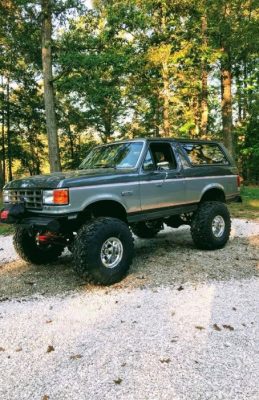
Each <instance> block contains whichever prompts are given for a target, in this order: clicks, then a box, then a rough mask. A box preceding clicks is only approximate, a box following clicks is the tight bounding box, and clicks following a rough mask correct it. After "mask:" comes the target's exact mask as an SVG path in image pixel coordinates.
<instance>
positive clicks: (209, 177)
mask: <svg viewBox="0 0 259 400" xmlns="http://www.w3.org/2000/svg"><path fill="white" fill-rule="evenodd" d="M236 177H237V175H217V176H202V177H200V176H197V177H196V176H195V177H191V178H189V177H186V178H177V177H176V178H171V179H163V178H161V179H152V180H140V181H133V182H121V183H104V184H100V185H87V186H75V187H70V188H69V190H85V189H88V188H89V189H96V188H101V187H111V186H113V187H115V186H131V185H139V184H141V185H145V184H150V183H157V182H158V181H164V182H175V181H177V182H181V181H193V180H197V179H198V180H201V179H225V178H236Z"/></svg>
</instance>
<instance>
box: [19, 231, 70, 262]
mask: <svg viewBox="0 0 259 400" xmlns="http://www.w3.org/2000/svg"><path fill="white" fill-rule="evenodd" d="M13 244H14V248H15V250H16V252H17V253H18V255H19V256H20V257H21V258H22V259H23V260H24V261H27V262H31V263H33V264H46V263H50V262H53V261H56V260H57V259H58V257H59V256H60V255H61V254H62V252H63V250H64V246H61V245H57V244H39V243H38V242H37V232H33V233H31V232H30V231H29V230H28V229H26V228H21V227H17V228H16V230H15V234H14V237H13Z"/></svg>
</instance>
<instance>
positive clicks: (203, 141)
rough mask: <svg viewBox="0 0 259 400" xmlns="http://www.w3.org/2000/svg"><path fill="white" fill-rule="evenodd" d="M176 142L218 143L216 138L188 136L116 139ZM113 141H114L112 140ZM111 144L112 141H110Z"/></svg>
mask: <svg viewBox="0 0 259 400" xmlns="http://www.w3.org/2000/svg"><path fill="white" fill-rule="evenodd" d="M138 141H144V142H157V141H159V142H176V143H218V142H217V141H216V140H205V139H187V138H172V137H168V138H165V137H163V138H161V137H146V138H144V137H139V138H134V139H124V140H118V141H117V140H116V142H138ZM111 143H113V142H111ZM109 144H110V143H109Z"/></svg>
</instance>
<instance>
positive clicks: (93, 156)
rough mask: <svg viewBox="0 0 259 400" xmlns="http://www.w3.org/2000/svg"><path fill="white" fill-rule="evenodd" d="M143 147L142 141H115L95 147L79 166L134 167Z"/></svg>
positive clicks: (90, 167)
mask: <svg viewBox="0 0 259 400" xmlns="http://www.w3.org/2000/svg"><path fill="white" fill-rule="evenodd" d="M142 147H143V143H142V142H135V143H115V144H109V145H108V146H100V147H95V148H94V149H92V150H91V151H90V153H89V154H88V155H87V156H86V158H85V159H84V161H83V162H82V163H81V165H80V166H79V168H80V169H95V168H134V167H136V165H137V162H138V159H139V156H140V153H141V150H142Z"/></svg>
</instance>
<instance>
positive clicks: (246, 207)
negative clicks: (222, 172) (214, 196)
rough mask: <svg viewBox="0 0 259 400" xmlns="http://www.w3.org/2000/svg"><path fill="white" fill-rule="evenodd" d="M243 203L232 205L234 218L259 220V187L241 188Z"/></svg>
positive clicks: (231, 209) (230, 205)
mask: <svg viewBox="0 0 259 400" xmlns="http://www.w3.org/2000/svg"><path fill="white" fill-rule="evenodd" d="M241 196H242V200H243V202H242V203H230V204H229V209H230V213H231V216H232V217H235V218H246V219H258V220H259V186H243V187H242V188H241Z"/></svg>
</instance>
